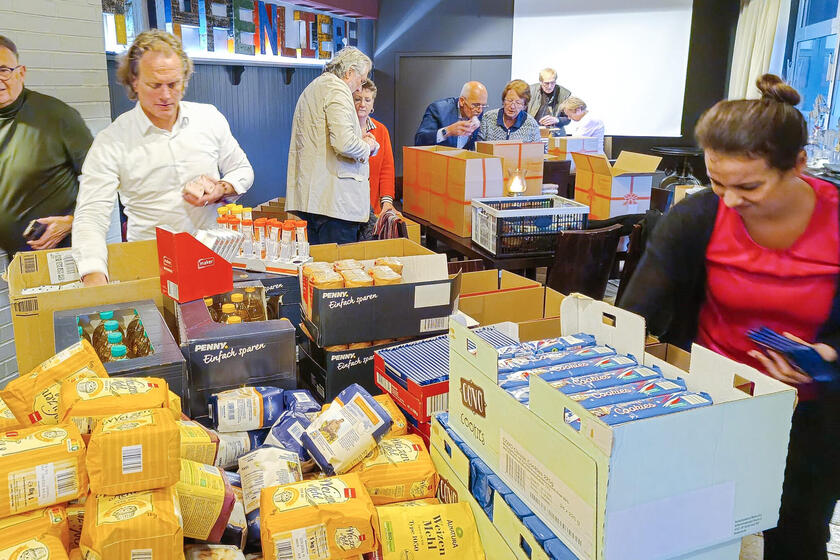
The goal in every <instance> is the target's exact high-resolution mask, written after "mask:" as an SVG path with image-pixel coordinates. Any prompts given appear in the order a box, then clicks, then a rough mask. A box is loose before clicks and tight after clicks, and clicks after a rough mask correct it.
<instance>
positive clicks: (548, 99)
mask: <svg viewBox="0 0 840 560" xmlns="http://www.w3.org/2000/svg"><path fill="white" fill-rule="evenodd" d="M530 91H531V101H530V102H529V103H528V114H529V115H531V116H532V117H534V119H535V120H536V121H537V122H538V123H540V126H549V127H553V128H559V129H560V130H558V131H557V134H558V135H559V136H565V135H566V132H565V131H564V130H563V127H564V126H566V125H567V124H569V119H568V117H567V116H566V115H564V114H563V109H562V108H561V107H560V104H561V103H563V101H565V100H566V99H567V98H568V97H569V96H570V95H571V94H572V92H570V91H569V90H567V89H566V88H564V87H563V86H561V85H558V84H557V71H556V70H555V69H554V68H543V69H542V70H540V81H539V83H537V84H531V86H530Z"/></svg>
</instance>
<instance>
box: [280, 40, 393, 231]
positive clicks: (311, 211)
mask: <svg viewBox="0 0 840 560" xmlns="http://www.w3.org/2000/svg"><path fill="white" fill-rule="evenodd" d="M371 66H372V64H371V61H370V58H368V57H367V56H366V55H365V54H364V53H362V51H360V50H359V49H357V48H354V47H344V48H343V49H341V50H340V51H338V53H337V54H336V55H335V56H334V57H333V58H332V60H330V61H329V62H328V63H327V64H326V66H324V73H323V74H321V75H320V76H319V77H317V78H315V79H314V80H313V81H312V83H310V84H309V85H308V86H306V89H304V90H303V93H301V95H300V98H299V99H298V102H297V105H296V106H295V115H294V118H293V119H292V138H291V142H290V143H289V167H288V174H287V180H286V210H288V211H289V212H294V213H295V214H296V215H298V216H300V217H301V219H304V220H306V223H307V233H308V235H309V243H311V244H319V243H352V242H354V241H356V239H357V235H358V232H359V227H360V226H361V225H362V224H363V223H365V222H367V220H368V216H369V215H370V185H369V184H368V171H369V170H368V158H369V157H370V156H371V155H372V154H375V153H376V152H377V150H378V149H379V145H378V144H377V142H376V140H375V139H374V138H373V135H372V134H370V133H365V134H363V133H362V129H361V127H360V126H359V118H358V117H357V116H356V108H355V106H354V105H353V93H354V92H356V91H359V90H360V89H361V86H362V83H363V82H364V81H365V80H366V79H367V75H368V73H369V72H370V69H371Z"/></svg>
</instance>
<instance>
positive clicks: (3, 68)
mask: <svg viewBox="0 0 840 560" xmlns="http://www.w3.org/2000/svg"><path fill="white" fill-rule="evenodd" d="M18 68H23V64H18V65H17V66H15V67H14V68H9V67H8V66H0V80H2V81H4V82H8V81H9V80H11V79H12V74H14V73H15V71H16V70H17V69H18ZM6 70H8V71H9V75H8V76H6V77H5V78H4V77H3V73H4V71H6Z"/></svg>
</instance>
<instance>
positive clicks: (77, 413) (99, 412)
mask: <svg viewBox="0 0 840 560" xmlns="http://www.w3.org/2000/svg"><path fill="white" fill-rule="evenodd" d="M168 392H169V389H168V386H167V384H166V381H164V380H163V379H158V378H156V377H100V378H93V379H88V378H84V379H79V380H78V381H76V382H75V383H63V384H62V386H61V397H60V399H59V405H58V416H59V418H61V421H62V422H70V421H72V422H73V423H74V424H76V426H77V427H78V428H79V431H80V432H82V433H92V432H93V429H94V428H95V427H96V424H97V422H99V420H101V419H102V418H104V417H106V416H111V415H114V414H122V413H123V412H133V411H135V410H146V409H150V408H166V409H168V408H169V395H168Z"/></svg>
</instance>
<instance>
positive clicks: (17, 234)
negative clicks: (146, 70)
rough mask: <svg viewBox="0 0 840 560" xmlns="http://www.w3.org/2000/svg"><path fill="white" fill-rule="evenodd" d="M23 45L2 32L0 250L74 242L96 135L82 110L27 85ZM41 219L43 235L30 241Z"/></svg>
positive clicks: (41, 247)
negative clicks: (82, 180) (82, 179)
mask: <svg viewBox="0 0 840 560" xmlns="http://www.w3.org/2000/svg"><path fill="white" fill-rule="evenodd" d="M25 77H26V67H25V66H23V65H22V64H20V61H19V60H18V53H17V47H16V46H15V44H14V43H13V42H12V41H11V40H9V39H8V38H7V37H4V36H2V35H0V248H2V249H4V250H5V251H6V252H7V253H9V254H10V255H12V254H14V253H15V252H17V251H22V250H28V249H51V248H53V247H56V246H59V245H62V246H69V243H67V241H69V239H67V240H65V238H66V237H67V235H68V234H69V233H70V230H71V226H72V224H73V210H74V208H75V206H76V195H77V193H78V191H79V180H78V176H79V174H80V173H81V170H82V163H83V162H84V159H85V156H86V155H87V152H88V149H89V148H90V145H91V143H92V142H93V136H92V135H91V133H90V130H88V128H87V126H86V125H85V122H84V121H83V120H82V117H81V115H79V113H78V111H76V110H75V109H73V108H72V107H70V106H68V105H67V104H65V103H63V102H62V101H59V100H58V99H55V98H54V97H50V96H48V95H43V94H40V93H38V92H35V91H31V90H28V89H26V88H25V87H24V78H25ZM33 220H37V221H38V222H40V223H41V224H43V225H44V226H46V229H44V231H43V233H42V234H41V235H40V236H35V237H32V236H30V238H29V239H28V240H27V239H26V238H24V235H23V234H24V231H25V230H26V227H27V226H28V225H29V223H30V222H31V221H33Z"/></svg>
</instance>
